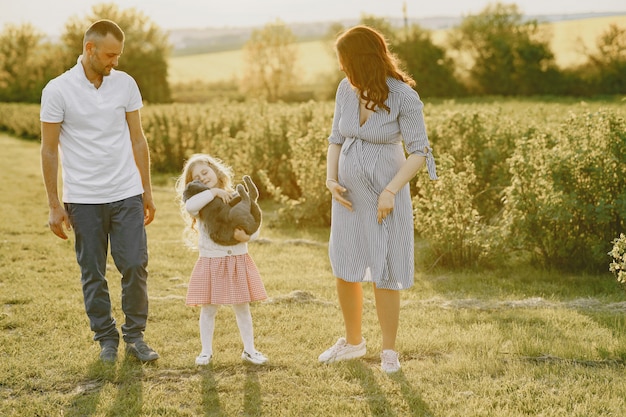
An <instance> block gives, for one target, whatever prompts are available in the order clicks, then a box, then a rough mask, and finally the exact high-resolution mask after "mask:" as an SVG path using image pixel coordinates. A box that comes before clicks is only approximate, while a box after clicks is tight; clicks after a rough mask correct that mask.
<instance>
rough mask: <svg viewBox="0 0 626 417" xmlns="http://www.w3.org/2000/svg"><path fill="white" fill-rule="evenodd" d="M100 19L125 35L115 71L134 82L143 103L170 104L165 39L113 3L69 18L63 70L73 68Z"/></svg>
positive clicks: (143, 20) (141, 18) (134, 14)
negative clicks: (94, 25) (83, 15)
mask: <svg viewBox="0 0 626 417" xmlns="http://www.w3.org/2000/svg"><path fill="white" fill-rule="evenodd" d="M100 19H110V20H113V21H114V22H115V23H117V24H118V25H119V26H120V27H121V28H122V30H123V31H124V34H125V37H126V39H125V42H124V54H123V55H122V57H121V58H120V61H119V67H118V69H120V70H121V71H125V72H127V73H129V74H130V75H131V76H132V77H133V78H134V79H135V81H137V85H139V89H140V90H141V94H142V97H143V99H144V100H145V101H147V102H150V103H167V102H169V101H171V92H170V89H169V84H168V82H167V58H168V56H169V54H170V51H171V45H170V44H169V40H168V35H167V33H166V32H164V31H163V30H162V29H161V28H159V27H158V26H157V25H156V24H155V23H154V22H152V20H151V19H150V18H149V17H148V16H146V15H145V14H144V13H142V12H141V11H139V10H137V9H134V8H129V9H125V10H121V9H120V8H119V7H118V6H117V5H116V4H114V3H108V4H107V3H102V4H97V5H94V6H93V8H92V11H91V14H89V15H88V16H86V17H82V18H79V17H76V16H75V17H73V18H71V19H70V20H69V21H68V22H67V23H66V24H65V30H64V33H63V34H62V35H61V40H62V42H63V45H64V47H65V49H64V50H65V54H64V56H63V58H62V59H61V61H62V62H64V64H65V68H70V67H72V66H74V65H75V64H76V58H77V57H78V55H80V54H81V53H82V50H83V37H84V34H85V31H86V30H87V28H88V27H89V26H90V25H91V24H92V23H93V22H95V21H96V20H100Z"/></svg>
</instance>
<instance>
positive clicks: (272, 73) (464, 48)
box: [0, 3, 626, 103]
mask: <svg viewBox="0 0 626 417" xmlns="http://www.w3.org/2000/svg"><path fill="white" fill-rule="evenodd" d="M101 18H108V19H111V20H114V21H116V22H118V23H119V24H120V26H121V27H122V28H123V29H124V31H125V32H126V44H125V50H124V58H123V59H122V60H120V67H119V69H121V70H124V71H127V72H129V73H130V74H132V75H133V76H134V77H135V79H136V80H137V83H138V84H139V87H140V89H141V91H142V94H143V96H144V99H145V100H146V101H148V102H152V103H167V102H170V101H172V89H173V88H176V86H170V85H169V84H168V80H167V73H168V64H167V62H168V57H169V56H170V53H171V50H172V46H171V45H170V44H169V41H168V37H167V34H166V32H164V31H163V30H162V29H161V28H159V27H158V25H156V24H155V23H154V22H152V21H151V20H150V18H148V17H147V16H146V15H144V14H143V13H142V12H140V11H138V10H136V9H133V8H131V9H126V10H120V9H119V8H118V7H117V6H116V5H114V4H100V5H96V6H94V7H93V9H92V12H91V14H90V15H89V16H86V17H85V18H79V17H73V18H71V19H70V20H69V21H68V22H67V23H66V25H65V29H64V32H63V34H62V35H61V38H60V42H57V43H52V42H50V41H49V40H46V38H45V36H44V35H43V34H41V33H40V32H39V31H38V30H37V29H36V28H34V27H33V26H32V25H30V24H24V25H21V26H15V25H7V26H5V28H4V29H3V31H2V32H0V101H4V102H31V103H36V102H39V99H40V95H41V89H42V88H43V86H44V85H45V84H46V83H47V82H48V81H49V80H50V79H52V78H53V77H55V76H57V75H58V74H60V73H62V72H63V71H65V70H67V69H69V68H70V67H71V66H73V65H74V64H75V62H76V58H77V56H78V55H79V54H80V53H81V51H82V37H83V33H84V30H85V28H86V27H87V26H88V25H89V24H90V23H91V22H93V21H94V20H97V19H101ZM360 23H362V24H367V25H369V26H372V27H375V28H376V29H378V30H380V31H381V32H382V33H383V34H384V35H385V36H386V37H387V39H388V41H389V44H390V45H391V49H392V51H393V52H394V53H395V54H396V55H397V57H398V58H399V60H400V61H401V63H402V64H403V66H404V67H405V69H406V70H407V72H408V73H410V74H411V75H412V76H413V77H414V78H415V79H416V81H417V83H418V84H417V86H416V89H417V91H418V92H419V93H420V94H421V95H422V96H425V97H461V96H481V95H498V96H535V95H558V96H563V95H569V96H595V95H615V94H624V93H626V28H624V27H620V26H618V25H610V26H609V27H607V29H606V30H605V32H603V33H602V34H601V35H600V36H599V37H598V39H597V40H596V48H595V50H594V51H593V52H587V54H586V61H585V62H584V63H583V64H581V65H577V66H575V67H571V68H560V67H559V66H558V65H557V64H556V60H555V55H554V52H553V51H552V50H551V49H550V46H549V35H548V34H547V33H546V32H545V28H544V27H543V26H542V25H540V23H539V22H538V21H537V20H528V19H526V18H525V17H524V15H523V14H522V13H521V11H520V9H519V7H518V6H517V5H516V4H503V3H495V4H491V5H489V6H487V7H486V8H485V9H484V10H483V11H482V12H480V13H478V14H476V15H468V16H466V17H464V18H463V20H462V21H461V23H460V24H459V25H458V26H457V27H455V28H453V29H452V30H451V31H450V36H449V38H448V42H447V45H446V47H444V46H441V45H438V44H436V43H435V42H434V41H433V34H432V32H431V31H429V30H427V29H424V28H422V27H420V26H419V25H411V26H409V25H407V24H405V26H404V27H402V28H397V27H393V26H392V25H391V24H390V23H389V22H388V21H387V20H385V19H382V18H377V17H375V16H362V18H361V22H360ZM343 29H344V28H343V27H342V26H341V25H340V24H334V25H332V27H331V29H330V30H329V33H328V35H327V37H326V39H325V40H326V42H327V44H328V46H329V48H328V50H329V53H333V52H332V42H333V40H334V38H335V36H336V35H337V33H339V32H340V31H341V30H343ZM296 43H297V38H296V36H295V35H294V34H293V33H292V32H291V30H290V29H289V28H288V27H287V26H286V25H285V24H284V23H282V22H281V21H280V20H277V21H275V22H272V23H269V24H267V25H266V26H264V27H263V28H259V29H256V30H254V31H253V32H252V35H251V38H250V39H249V40H248V42H247V43H246V44H245V46H244V53H245V57H246V62H247V65H246V70H245V74H244V76H243V77H242V79H241V80H240V81H238V82H237V84H238V85H237V86H236V88H237V89H238V91H239V93H240V95H241V96H244V95H252V96H254V97H262V98H265V99H267V100H268V101H278V100H283V101H297V100H298V99H303V98H304V99H308V98H311V95H310V94H304V95H303V94H301V92H302V86H301V82H300V79H299V73H298V71H297V70H296V67H295V63H296V62H297V59H298V56H297V48H296ZM329 71H330V72H329V74H328V76H326V77H325V79H324V80H321V81H320V83H321V84H324V87H322V88H321V89H320V88H319V87H318V90H321V91H322V93H321V94H320V93H319V91H318V92H317V95H316V97H317V98H324V99H326V98H331V95H332V93H333V92H334V88H335V87H336V85H337V82H338V80H339V79H340V78H341V77H343V74H342V73H340V72H339V71H338V70H337V71H334V72H332V69H329Z"/></svg>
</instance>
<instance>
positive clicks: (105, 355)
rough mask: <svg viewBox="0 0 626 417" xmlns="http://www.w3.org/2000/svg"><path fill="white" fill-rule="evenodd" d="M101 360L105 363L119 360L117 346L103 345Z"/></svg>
mask: <svg viewBox="0 0 626 417" xmlns="http://www.w3.org/2000/svg"><path fill="white" fill-rule="evenodd" d="M100 360H101V361H102V362H105V363H112V362H115V361H116V360H117V348H116V347H115V346H111V345H104V346H102V349H101V350H100Z"/></svg>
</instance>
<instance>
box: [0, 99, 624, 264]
mask: <svg viewBox="0 0 626 417" xmlns="http://www.w3.org/2000/svg"><path fill="white" fill-rule="evenodd" d="M602 107H610V109H608V110H601V109H602ZM38 111H39V106H37V105H17V104H0V115H1V117H0V129H1V130H8V131H11V132H13V133H15V134H16V135H19V136H23V137H30V138H38V137H39V121H38ZM332 111H333V103H332V102H331V101H327V102H313V101H311V102H308V103H300V104H286V103H268V102H265V101H262V100H255V101H249V102H234V101H226V100H218V101H214V102H211V103H207V104H197V105H182V104H173V105H147V106H146V107H145V108H144V109H143V110H142V115H143V126H144V130H145V132H146V136H147V138H148V143H149V146H150V151H151V157H152V168H153V171H154V172H155V174H158V173H163V174H165V175H170V176H175V175H178V174H179V172H180V169H181V168H182V164H183V163H184V161H185V159H186V158H188V157H189V156H190V155H191V154H192V153H196V152H207V153H210V154H212V155H215V156H217V157H219V158H221V159H223V160H225V161H226V162H227V163H228V164H230V165H232V167H233V169H234V171H235V173H236V175H237V177H239V179H240V177H241V176H242V175H244V174H250V175H251V176H252V178H253V179H254V181H255V182H256V183H257V185H258V186H259V189H260V191H261V199H262V200H264V201H266V202H268V201H269V200H274V201H275V202H276V204H277V207H278V209H277V212H276V214H275V216H273V217H272V219H271V222H275V223H276V224H287V223H290V224H297V225H298V226H313V225H328V224H329V215H330V196H329V195H328V192H327V190H326V188H325V187H324V178H325V176H324V173H325V158H326V150H327V140H326V138H327V136H328V129H330V124H331V122H332ZM424 113H425V119H426V124H427V127H428V131H429V137H430V140H431V143H432V145H433V148H434V152H435V158H436V159H437V161H438V165H439V172H440V175H441V177H442V179H441V180H440V181H436V182H431V181H429V180H427V179H426V176H425V175H423V174H420V175H419V176H418V178H417V180H416V181H414V182H413V183H412V184H411V185H412V188H413V195H414V196H416V200H415V208H416V210H418V211H416V214H417V213H419V216H416V229H417V231H418V233H420V235H422V236H423V237H428V239H427V240H428V241H429V247H430V248H431V250H430V251H429V252H425V253H424V259H425V262H426V263H429V264H432V263H435V262H438V263H439V264H440V265H447V266H453V265H454V266H455V267H464V266H468V265H475V266H486V265H502V264H506V263H507V262H509V259H508V258H509V256H512V255H514V254H516V253H520V254H522V256H523V257H525V258H527V255H526V254H527V253H529V254H531V257H532V259H533V261H534V262H536V263H537V264H540V265H545V266H549V267H555V268H560V269H561V268H562V269H572V268H578V269H585V270H593V271H598V270H606V266H605V264H606V253H607V252H608V250H609V244H610V241H611V240H612V239H613V237H614V236H616V235H617V234H619V233H620V232H623V231H624V213H626V191H625V185H624V181H623V178H624V177H626V172H625V169H626V168H624V167H626V164H625V163H624V162H625V161H626V145H625V143H624V142H625V137H626V133H625V130H626V128H625V127H624V124H625V123H624V116H625V114H624V111H623V106H622V105H621V104H620V103H616V104H612V105H610V104H609V103H606V102H604V103H574V102H572V103H569V104H568V103H559V102H552V103H549V104H546V103H540V102H536V101H532V100H528V101H527V102H521V101H515V102H505V101H503V100H500V101H498V102H497V104H492V103H487V102H486V103H482V104H481V103H454V102H451V101H445V102H443V103H441V104H431V103H427V105H426V107H425V109H424ZM569 113H571V114H570V115H568V114H569ZM5 115H6V117H4V116H5ZM236 180H238V179H237V178H236ZM423 219H426V220H425V223H423V224H422V222H421V221H422V220H423ZM268 223H269V222H268ZM424 227H427V230H426V231H423V230H424ZM507 233H508V234H507ZM505 244H506V245H505ZM520 249H523V251H520V252H517V251H518V250H520ZM439 258H440V259H439ZM438 259H439V260H438ZM437 260H438V261H437Z"/></svg>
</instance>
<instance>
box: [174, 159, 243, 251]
mask: <svg viewBox="0 0 626 417" xmlns="http://www.w3.org/2000/svg"><path fill="white" fill-rule="evenodd" d="M198 164H206V165H208V166H209V167H210V168H211V169H212V170H213V171H214V172H215V175H216V176H217V185H216V187H217V188H221V189H223V190H226V191H227V192H229V193H233V192H234V189H233V185H232V184H233V170H232V168H231V167H230V166H228V165H226V164H225V163H224V162H223V161H221V160H220V159H217V158H214V157H212V156H211V155H208V154H200V153H199V154H194V155H191V157H190V158H189V159H188V160H187V161H186V162H185V165H184V166H183V171H182V173H181V174H180V176H179V177H178V178H177V179H176V185H175V187H176V199H177V201H178V204H179V207H180V214H181V216H182V217H183V219H184V220H185V226H186V227H185V230H184V232H183V239H184V240H185V243H187V244H188V245H190V246H192V247H195V246H196V242H197V234H198V230H197V229H196V219H195V218H194V217H192V216H191V215H190V214H189V212H188V211H187V209H186V208H185V202H184V201H183V192H184V191H185V188H186V187H187V184H189V183H190V182H191V181H193V174H192V171H193V169H194V168H195V167H196V165H198Z"/></svg>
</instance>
